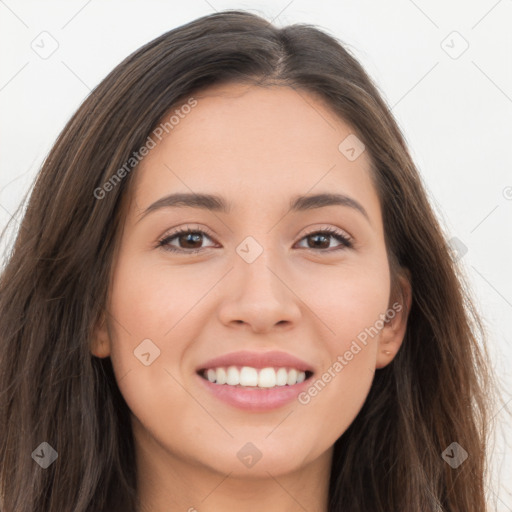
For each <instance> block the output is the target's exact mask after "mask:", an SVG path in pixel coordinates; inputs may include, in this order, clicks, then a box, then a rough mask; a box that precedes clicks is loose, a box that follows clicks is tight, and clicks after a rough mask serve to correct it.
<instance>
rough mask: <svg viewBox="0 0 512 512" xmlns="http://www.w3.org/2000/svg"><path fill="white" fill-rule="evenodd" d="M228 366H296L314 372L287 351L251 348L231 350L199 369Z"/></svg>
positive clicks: (298, 368)
mask: <svg viewBox="0 0 512 512" xmlns="http://www.w3.org/2000/svg"><path fill="white" fill-rule="evenodd" d="M226 366H251V367H252V368H259V369H261V368H269V367H277V368H295V369H296V370H300V371H304V372H306V371H309V372H311V373H313V368H312V366H311V365H309V364H308V363H306V362H305V361H303V360H302V359H299V358H298V357H295V356H293V355H291V354H288V353H287V352H280V351H277V350H273V351H269V352H251V351H249V350H240V351H238V352H231V353H229V354H224V355H222V356H218V357H214V358H213V359H209V360H208V361H206V362H205V363H203V364H201V365H200V366H199V367H198V368H197V371H198V372H200V371H202V370H207V369H209V368H219V367H226Z"/></svg>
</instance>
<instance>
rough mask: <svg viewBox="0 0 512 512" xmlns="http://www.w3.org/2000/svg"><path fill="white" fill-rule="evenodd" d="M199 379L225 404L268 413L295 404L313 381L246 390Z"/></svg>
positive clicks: (199, 377)
mask: <svg viewBox="0 0 512 512" xmlns="http://www.w3.org/2000/svg"><path fill="white" fill-rule="evenodd" d="M197 378H198V379H200V380H201V382H202V383H203V385H204V386H206V389H208V391H210V392H211V393H212V394H213V395H215V396H216V397H217V398H219V399H220V400H222V401H223V402H226V403H227V404H229V405H232V406H234V407H238V408H239V409H245V410H247V411H268V410H271V409H277V408H278V407H283V406H284V405H286V404H289V403H290V402H293V401H294V400H295V399H296V398H297V395H298V394H299V393H301V392H302V391H304V389H305V388H306V387H308V386H309V383H310V382H309V381H310V380H311V377H310V378H309V379H306V380H304V381H302V382H300V383H298V384H294V385H293V386H288V385H287V386H276V387H274V388H250V387H247V388H244V387H239V386H228V385H227V384H215V383H214V382H210V381H209V380H207V379H205V378H203V377H201V376H200V375H198V376H197Z"/></svg>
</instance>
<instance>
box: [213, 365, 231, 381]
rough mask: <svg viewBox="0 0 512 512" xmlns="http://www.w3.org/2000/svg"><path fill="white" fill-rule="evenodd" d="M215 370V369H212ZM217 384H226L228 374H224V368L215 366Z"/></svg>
mask: <svg viewBox="0 0 512 512" xmlns="http://www.w3.org/2000/svg"><path fill="white" fill-rule="evenodd" d="M213 371H215V370H213ZM216 373H217V379H216V382H217V384H226V382H227V381H228V376H227V375H226V370H224V368H217V372H216Z"/></svg>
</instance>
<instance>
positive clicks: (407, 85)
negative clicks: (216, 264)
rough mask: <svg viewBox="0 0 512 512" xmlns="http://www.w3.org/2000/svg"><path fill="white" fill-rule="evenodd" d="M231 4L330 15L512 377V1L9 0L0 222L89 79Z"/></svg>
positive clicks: (493, 492) (511, 482) (507, 484)
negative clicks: (404, 153) (394, 131)
mask: <svg viewBox="0 0 512 512" xmlns="http://www.w3.org/2000/svg"><path fill="white" fill-rule="evenodd" d="M227 8H240V9H247V10H250V11H252V12H255V13H257V14H260V15H263V16H264V17H265V18H266V19H268V20H269V21H271V20H273V21H274V23H276V24H277V25H279V26H281V25H288V24H291V23H300V22H307V23H312V24H314V25H317V26H318V27H319V28H322V29H324V30H325V31H327V32H328V33H330V34H331V35H334V36H335V37H337V38H338V39H340V40H341V41H343V42H344V43H345V44H347V45H348V47H349V49H350V50H351V51H352V52H353V53H354V54H355V56H356V57H357V58H358V59H359V60H360V62H361V63H362V64H363V66H364V67H365V68H366V70H367V71H368V72H369V74H370V75H371V76H372V77H373V78H374V80H375V81H376V82H377V85H378V87H379V89H380V91H381V92H382V94H383V96H384V99H385V100H386V101H387V102H388V104H389V105H390V107H392V111H393V114H394V115H395V117H396V119H397V120H398V123H399V125H400V127H401V129H402V130H403V132H404V135H405V137H406V139H407V141H408V143H409V145H410V148H411V152H412V155H413V158H414V160H415V162H416V164H417V166H418V168H419V169H420V172H421V173H422V176H423V178H424V180H425V182H426V185H427V188H428V192H429V196H430V199H431V200H432V202H433V204H434V207H435V209H436V211H437V213H438V215H439V218H440V220H441V222H442V224H443V226H444V227H445V229H446V231H447V233H448V234H449V235H450V236H451V237H457V238H458V239H459V240H460V242H461V243H462V244H464V246H465V247H466V248H467V253H465V254H464V256H463V257H462V258H461V260H460V263H461V265H462V267H463V268H464V269H465V271H466V273H467V275H468V279H469V281H470V283H471V285H472V287H473V290H474V295H475V296H476V299H477V305H478V307H479V308H480V310H481V312H482V313H483V316H484V318H485V325H486V327H487V329H488V332H489V344H490V345H489V348H490V350H491V353H492V355H493V360H494V363H495V367H496V371H497V372H498V374H499V375H500V376H501V378H502V379H503V385H504V387H506V388H507V389H511V388H512V386H511V384H512V371H511V370H510V366H511V365H512V348H511V347H512V346H511V343H512V333H511V329H510V324H509V319H510V318H511V317H512V315H511V314H512V272H511V270H510V267H511V262H512V229H511V228H512V222H511V221H512V165H511V163H512V149H511V148H512V122H511V121H512V30H511V28H512V0H500V1H496V0H481V1H476V0H473V1H471V2H467V1H452V2H446V1H444V0H443V1H441V0H435V1H429V2H427V1H426V0H415V1H413V0H389V1H387V2H378V1H377V0H374V1H368V0H366V1H355V0H350V1H341V2H340V1H337V2H335V1H327V0H324V1H319V0H316V1H311V0H292V1H291V2H290V0H279V1H274V2H270V1H259V2H258V1H252V2H229V1H220V0H208V1H206V0H188V1H187V2H186V3H185V2H171V1H167V2H165V1H156V0H146V1H142V0H132V1H126V0H125V1H108V0H107V1H106V0H88V1H87V0H72V1H70V0H68V1H61V2H57V1H45V2H40V1H28V0H24V1H16V0H0V44H1V45H2V61H1V66H0V112H1V117H0V130H1V133H0V135H1V136H0V155H1V158H0V229H1V228H3V227H4V226H5V224H6V223H7V221H8V220H9V219H10V217H11V215H12V214H13V213H14V211H15V209H16V208H17V206H18V205H19V203H20V201H21V199H22V196H23V195H24V194H25V193H26V192H27V191H28V190H29V188H30V185H31V183H32V180H33V179H34V177H35V175H36V173H37V171H38V168H39V166H40V164H41V163H42V161H43V159H44V157H45V156H46V154H47V152H48V151H49V149H50V147H51V145H52V143H53V142H54V140H55V138H56V137H57V135H58V134H59V132H60V130H61V129H62V128H63V126H64V124H65V122H66V121H67V120H68V119H69V117H70V116H71V114H72V113H73V112H74V111H75V110H76V109H77V108H78V106H79V105H80V103H81V102H82V101H83V100H84V99H85V97H86V96H87V94H88V93H89V91H90V89H92V88H93V87H94V86H95V85H96V84H97V83H98V82H100V81H101V79H102V78H104V77H105V76H106V74H107V73H108V72H109V71H110V70H111V69H112V68H114V67H115V66H116V65H117V64H118V63H119V62H120V61H121V60H122V59H123V58H124V57H125V56H127V55H128V54H130V53H131V52H132V51H134V50H136V49H137V48H139V47H140V46H142V45H143V44H145V43H146V42H148V41H150V40H151V39H153V38H155V37H156V36H158V35H160V34H162V33H163V32H166V31H168V30H170V29H172V28H175V27H177V26H179V25H182V24H184V23H187V22H189V21H191V20H192V19H194V18H196V17H199V16H203V15H206V14H209V13H212V12H214V11H215V10H217V11H219V10H223V9H227ZM44 31H45V32H47V33H48V34H50V36H49V35H47V34H46V35H44V34H43V35H40V34H41V33H42V32H44ZM454 31H456V32H457V33H458V34H453V32H454ZM42 38H46V39H44V42H41V41H42ZM52 38H53V39H54V40H55V42H53V43H52ZM464 41H466V42H464ZM43 44H44V45H45V48H46V49H48V48H51V45H52V44H54V45H57V44H58V48H57V49H56V51H55V52H54V53H53V54H52V55H51V56H49V57H48V58H46V59H43V58H41V57H40V56H39V55H38V54H37V53H36V52H35V51H34V49H33V47H36V45H39V46H40V47H41V46H42V45H43ZM466 45H469V46H468V48H467V49H466V50H465V51H464V52H463V53H461V52H462V50H464V48H465V46H466ZM40 51H42V50H40ZM14 224H15V223H14ZM432 271H433V272H435V269H432ZM510 399H511V395H510V394H508V395H506V396H505V402H504V403H501V404H500V406H499V407H498V410H497V411H496V414H497V417H498V419H499V420H500V422H501V423H500V425H502V427H500V430H499V431H498V432H497V436H498V438H497V444H496V447H495V451H494V453H493V454H492V455H491V460H492V464H493V466H494V468H495V469H494V471H495V475H494V480H493V482H492V485H491V487H490V488H489V496H490V498H491V500H493V501H496V503H497V508H496V510H498V511H500V512H501V511H504V512H507V511H512V492H511V489H512V460H511V459H512V454H511V448H510V444H509V446H508V448H505V446H504V444H503V442H502V438H506V437H507V436H508V438H509V439H510V438H511V434H512V425H511V424H510V419H509V420H507V416H506V414H505V411H504V410H503V409H501V411H500V410H499V409H500V408H502V407H503V406H505V404H506V403H508V407H509V410H510V408H511V407H512V401H510V402H509V400H510ZM505 421H507V422H505ZM493 510H494V509H493Z"/></svg>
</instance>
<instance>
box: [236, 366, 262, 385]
mask: <svg viewBox="0 0 512 512" xmlns="http://www.w3.org/2000/svg"><path fill="white" fill-rule="evenodd" d="M240 385H241V386H257V385H258V372H257V371H256V368H251V367H249V366H244V367H242V369H241V370H240Z"/></svg>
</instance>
